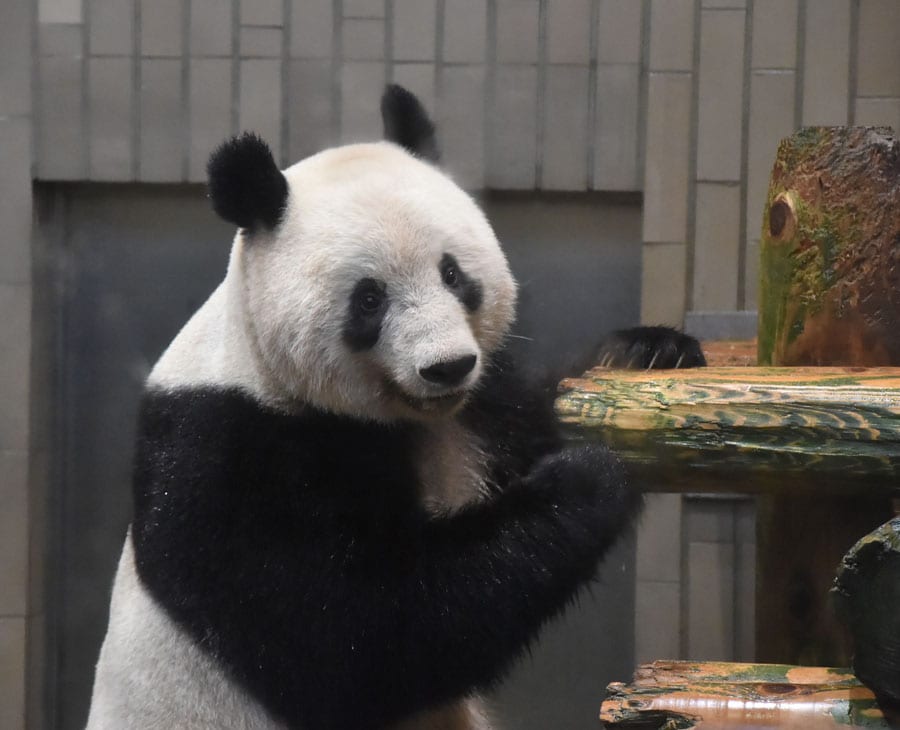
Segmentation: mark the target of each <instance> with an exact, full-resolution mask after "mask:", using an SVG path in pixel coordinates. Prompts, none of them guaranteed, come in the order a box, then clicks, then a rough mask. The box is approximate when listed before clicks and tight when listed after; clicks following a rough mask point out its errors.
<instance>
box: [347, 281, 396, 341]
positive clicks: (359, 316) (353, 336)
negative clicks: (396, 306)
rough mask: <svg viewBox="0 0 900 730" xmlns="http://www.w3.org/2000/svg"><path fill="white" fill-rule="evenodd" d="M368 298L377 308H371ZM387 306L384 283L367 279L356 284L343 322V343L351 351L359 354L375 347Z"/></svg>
mask: <svg viewBox="0 0 900 730" xmlns="http://www.w3.org/2000/svg"><path fill="white" fill-rule="evenodd" d="M370 297H371V298H374V299H376V300H377V306H374V307H373V306H371V304H372V302H371V301H369V298H370ZM388 305H389V302H388V300H387V287H386V286H385V284H384V282H381V281H376V280H375V279H369V278H366V279H360V280H359V281H358V282H357V284H356V286H355V287H354V288H353V293H352V294H351V295H350V303H349V305H348V307H347V319H346V320H345V321H344V342H346V343H347V345H348V346H349V347H350V349H351V350H353V351H354V352H360V351H362V350H368V349H371V348H372V347H375V343H376V342H378V338H379V337H380V336H381V323H382V322H383V321H384V315H385V314H386V313H387V309H388Z"/></svg>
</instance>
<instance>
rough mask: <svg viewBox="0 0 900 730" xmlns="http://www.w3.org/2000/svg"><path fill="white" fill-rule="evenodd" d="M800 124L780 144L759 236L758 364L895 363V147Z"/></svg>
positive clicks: (899, 314) (862, 134) (864, 134)
mask: <svg viewBox="0 0 900 730" xmlns="http://www.w3.org/2000/svg"><path fill="white" fill-rule="evenodd" d="M892 134H893V133H892V131H891V130H890V129H889V128H887V127H807V128H804V129H801V130H799V131H798V132H796V133H795V134H794V135H792V136H791V137H789V138H787V139H785V140H783V141H782V142H781V144H780V145H779V147H778V153H777V155H776V158H775V166H774V168H773V169H772V176H771V179H770V182H769V191H768V196H767V202H766V209H765V213H764V217H763V227H762V235H761V240H760V256H761V258H760V291H759V302H760V305H759V364H760V365H868V366H878V365H900V334H898V333H900V143H898V141H897V140H896V139H895V138H894V137H893V136H892Z"/></svg>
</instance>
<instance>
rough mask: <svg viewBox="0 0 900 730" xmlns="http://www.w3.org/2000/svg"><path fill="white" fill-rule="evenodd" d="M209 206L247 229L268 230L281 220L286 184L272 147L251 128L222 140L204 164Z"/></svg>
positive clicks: (231, 221)
mask: <svg viewBox="0 0 900 730" xmlns="http://www.w3.org/2000/svg"><path fill="white" fill-rule="evenodd" d="M206 173H207V175H208V176H209V197H210V198H211V200H212V205H213V209H214V210H215V211H216V213H218V214H219V215H220V216H221V217H222V218H224V219H225V220H226V221H228V222H229V223H234V224H235V225H237V226H240V227H241V228H246V229H248V230H250V231H253V230H256V229H258V228H259V227H260V226H264V227H265V228H268V229H269V230H271V229H273V228H275V226H277V225H278V223H279V222H280V221H281V218H282V215H283V214H284V209H285V205H286V204H287V196H288V184H287V180H286V179H285V177H284V175H283V174H282V173H281V170H279V169H278V165H276V164H275V159H274V158H273V157H272V151H271V150H270V149H269V146H268V145H267V144H266V143H265V142H263V140H262V139H261V138H260V137H259V136H257V135H256V134H253V133H252V132H244V133H243V134H240V135H238V136H236V137H232V138H231V139H228V140H226V141H225V142H223V143H222V144H221V145H219V146H218V147H217V148H216V150H215V151H214V152H213V153H212V155H210V158H209V162H208V163H207V165H206Z"/></svg>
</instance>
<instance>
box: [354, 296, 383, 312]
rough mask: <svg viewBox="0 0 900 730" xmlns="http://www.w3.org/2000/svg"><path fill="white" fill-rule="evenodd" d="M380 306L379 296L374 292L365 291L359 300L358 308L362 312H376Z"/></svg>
mask: <svg viewBox="0 0 900 730" xmlns="http://www.w3.org/2000/svg"><path fill="white" fill-rule="evenodd" d="M380 306H381V297H380V296H379V295H378V294H377V293H375V292H371V291H370V292H366V293H365V294H363V295H362V299H360V300H359V308H360V309H361V310H362V311H364V312H369V313H370V314H371V313H373V312H377V311H378V308H379V307H380Z"/></svg>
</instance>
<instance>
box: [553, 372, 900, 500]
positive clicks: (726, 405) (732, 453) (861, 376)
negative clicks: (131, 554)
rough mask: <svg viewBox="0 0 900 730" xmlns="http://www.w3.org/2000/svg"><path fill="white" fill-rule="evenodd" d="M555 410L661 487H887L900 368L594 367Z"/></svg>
mask: <svg viewBox="0 0 900 730" xmlns="http://www.w3.org/2000/svg"><path fill="white" fill-rule="evenodd" d="M556 412H557V414H558V416H559V419H560V421H561V423H562V424H563V426H564V428H566V430H567V432H568V434H569V436H570V437H571V438H573V439H596V440H600V441H603V442H605V443H607V444H608V445H609V446H611V447H612V448H613V449H615V450H616V451H617V452H618V453H619V454H620V455H621V456H622V458H623V459H624V460H625V461H626V463H627V464H628V465H629V467H630V471H631V472H632V474H633V478H635V479H636V481H637V482H638V483H639V485H643V486H646V487H652V488H653V489H654V490H655V491H662V490H668V491H703V490H712V491H745V492H756V491H761V492H765V491H784V490H787V491H792V490H803V489H815V490H822V489H834V490H836V491H837V492H852V491H854V490H857V491H863V490H868V491H872V490H873V489H883V490H887V489H889V488H890V487H892V486H893V487H896V484H895V480H896V475H897V474H898V473H900V368H856V367H831V368H799V367H798V368H756V367H746V368H745V367H740V368H698V369H694V370H658V371H627V370H608V369H603V368H594V369H593V370H590V371H588V372H587V373H586V374H585V375H584V376H583V377H582V378H575V379H567V380H564V381H563V382H562V383H561V384H560V395H559V397H558V399H557V401H556Z"/></svg>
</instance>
